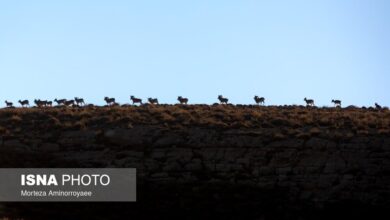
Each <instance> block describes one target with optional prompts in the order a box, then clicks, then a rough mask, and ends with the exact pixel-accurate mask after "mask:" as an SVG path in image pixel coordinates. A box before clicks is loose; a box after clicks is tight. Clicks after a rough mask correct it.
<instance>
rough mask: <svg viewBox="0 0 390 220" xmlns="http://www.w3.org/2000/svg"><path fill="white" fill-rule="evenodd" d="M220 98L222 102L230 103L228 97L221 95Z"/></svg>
mask: <svg viewBox="0 0 390 220" xmlns="http://www.w3.org/2000/svg"><path fill="white" fill-rule="evenodd" d="M218 99H219V101H220V102H221V104H223V103H225V104H228V101H229V99H228V98H224V97H223V96H222V95H219V96H218Z"/></svg>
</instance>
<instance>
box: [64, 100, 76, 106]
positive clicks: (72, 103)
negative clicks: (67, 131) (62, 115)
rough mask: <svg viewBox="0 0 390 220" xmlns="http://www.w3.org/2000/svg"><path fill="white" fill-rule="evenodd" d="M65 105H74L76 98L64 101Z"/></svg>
mask: <svg viewBox="0 0 390 220" xmlns="http://www.w3.org/2000/svg"><path fill="white" fill-rule="evenodd" d="M64 105H65V106H73V105H74V100H66V101H65V102H64Z"/></svg>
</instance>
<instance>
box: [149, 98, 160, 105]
mask: <svg viewBox="0 0 390 220" xmlns="http://www.w3.org/2000/svg"><path fill="white" fill-rule="evenodd" d="M148 101H149V103H150V104H152V105H154V104H156V105H158V99H157V98H154V99H153V98H148Z"/></svg>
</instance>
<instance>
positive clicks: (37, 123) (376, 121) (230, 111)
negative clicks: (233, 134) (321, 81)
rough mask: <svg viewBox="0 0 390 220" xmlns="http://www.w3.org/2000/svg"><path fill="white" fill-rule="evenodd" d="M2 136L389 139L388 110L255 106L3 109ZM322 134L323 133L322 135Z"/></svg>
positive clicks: (1, 114)
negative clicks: (228, 133) (74, 132)
mask: <svg viewBox="0 0 390 220" xmlns="http://www.w3.org/2000/svg"><path fill="white" fill-rule="evenodd" d="M0 123H1V125H2V127H1V129H0V130H1V133H3V134H5V133H8V132H11V133H12V132H14V131H15V129H19V130H20V132H30V131H31V130H34V128H37V127H39V128H45V129H54V130H56V129H92V130H93V129H101V128H109V127H123V128H128V126H129V124H130V125H131V126H136V125H156V126H164V127H166V126H168V127H170V128H177V127H178V126H179V127H186V126H187V127H196V126H198V127H205V126H207V127H210V128H216V129H232V128H241V129H257V130H267V131H269V132H272V133H275V132H278V131H280V129H286V130H287V131H286V132H285V133H284V135H279V136H278V138H282V137H288V136H290V137H291V136H295V137H300V138H301V137H306V136H309V137H310V136H317V135H322V134H323V133H341V134H340V135H343V133H345V132H346V131H348V132H352V133H353V134H355V135H370V134H373V133H376V134H381V135H388V134H390V111H389V110H387V109H381V110H378V109H359V108H356V109H355V108H354V109H337V110H336V109H334V108H315V109H312V108H310V109H308V108H305V107H303V106H294V107H290V106H287V107H273V106H270V107H262V106H257V105H247V106H244V105H242V106H233V105H230V104H227V105H224V106H221V105H216V106H209V105H179V104H177V105H143V106H138V107H135V106H126V107H120V106H113V107H83V108H45V109H39V108H11V109H10V108H6V109H2V110H0ZM325 131H326V132H325Z"/></svg>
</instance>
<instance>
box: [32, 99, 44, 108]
mask: <svg viewBox="0 0 390 220" xmlns="http://www.w3.org/2000/svg"><path fill="white" fill-rule="evenodd" d="M34 103H35V105H36V106H37V107H38V108H41V107H43V106H45V105H46V102H45V101H41V100H40V99H38V100H37V99H34Z"/></svg>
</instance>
